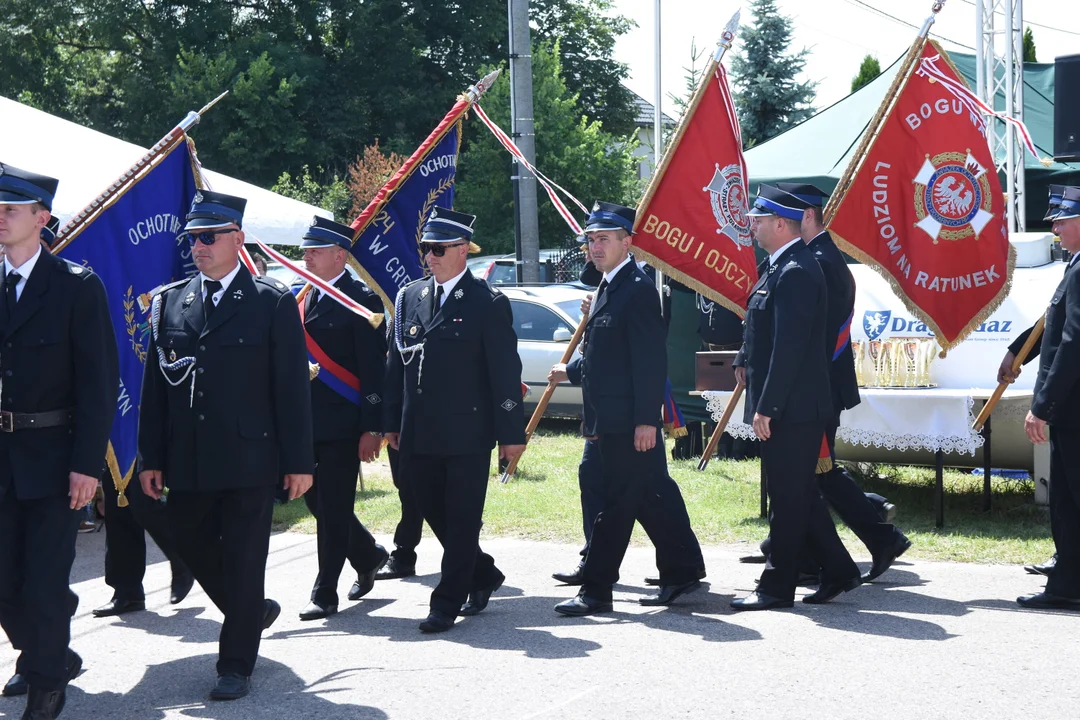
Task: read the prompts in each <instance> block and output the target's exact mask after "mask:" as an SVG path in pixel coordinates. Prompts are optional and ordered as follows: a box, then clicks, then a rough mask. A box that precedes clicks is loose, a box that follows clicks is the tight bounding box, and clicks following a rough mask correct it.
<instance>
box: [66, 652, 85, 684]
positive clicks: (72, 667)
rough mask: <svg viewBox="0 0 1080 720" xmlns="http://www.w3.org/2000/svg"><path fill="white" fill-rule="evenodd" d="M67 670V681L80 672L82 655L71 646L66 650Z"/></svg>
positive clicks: (77, 675)
mask: <svg viewBox="0 0 1080 720" xmlns="http://www.w3.org/2000/svg"><path fill="white" fill-rule="evenodd" d="M67 671H68V681H69V682H70V681H72V680H74V679H75V678H77V677H79V673H81V672H82V656H81V655H79V653H77V652H75V651H74V650H72V649H71V648H68V651H67Z"/></svg>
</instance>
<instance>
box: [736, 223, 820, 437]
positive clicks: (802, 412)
mask: <svg viewBox="0 0 1080 720" xmlns="http://www.w3.org/2000/svg"><path fill="white" fill-rule="evenodd" d="M826 293H827V291H826V289H825V277H824V275H823V274H822V272H821V267H820V266H819V265H818V262H817V260H815V259H814V254H813V253H812V252H811V251H810V249H809V248H808V247H807V246H806V243H804V242H803V241H802V240H799V241H798V242H797V243H794V244H793V245H791V246H790V247H789V248H788V249H787V250H785V251H784V253H783V254H782V255H781V256H780V257H779V258H777V260H776V263H775V264H774V265H772V266H771V267H769V266H768V261H766V262H765V263H762V267H761V268H760V269H759V278H758V281H757V283H756V284H755V285H754V287H753V289H752V290H751V291H750V299H749V301H748V303H747V310H746V329H745V332H744V333H743V346H742V349H741V350H740V351H739V355H738V357H736V359H735V365H736V366H742V367H745V368H746V405H745V407H744V410H743V422H745V423H747V424H750V423H752V422H753V421H754V413H755V412H756V413H760V414H762V415H765V416H766V417H769V418H771V419H772V421H773V422H785V423H798V422H812V421H816V420H829V419H830V418H832V417H834V415H833V404H832V393H831V391H830V388H829V362H828V358H827V356H826V353H825V318H826V312H827V304H828V299H827V297H826Z"/></svg>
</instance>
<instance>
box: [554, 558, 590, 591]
mask: <svg viewBox="0 0 1080 720" xmlns="http://www.w3.org/2000/svg"><path fill="white" fill-rule="evenodd" d="M584 570H585V561H584V560H582V561H581V562H579V563H578V566H577V567H576V568H574V571H573V572H568V573H567V572H557V573H551V577H553V578H555V579H556V580H558V581H559V582H561V583H562V584H563V585H580V584H581V583H583V582H585V579H584V577H582V572H583V571H584Z"/></svg>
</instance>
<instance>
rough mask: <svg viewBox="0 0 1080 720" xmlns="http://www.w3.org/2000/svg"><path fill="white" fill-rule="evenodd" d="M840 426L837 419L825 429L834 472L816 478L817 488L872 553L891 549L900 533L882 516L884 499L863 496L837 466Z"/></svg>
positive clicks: (851, 478)
mask: <svg viewBox="0 0 1080 720" xmlns="http://www.w3.org/2000/svg"><path fill="white" fill-rule="evenodd" d="M839 426H840V420H839V418H837V419H836V420H833V421H832V422H830V423H829V424H828V426H827V427H826V428H825V434H826V436H827V437H828V439H829V450H830V451H831V454H832V457H833V469H832V470H830V471H829V472H827V473H821V474H819V475H818V476H817V480H818V488H819V489H820V490H821V494H822V495H824V496H825V499H826V500H827V501H828V503H829V505H830V506H832V509H833V510H835V511H836V514H837V515H839V516H840V519H841V520H843V521H844V524H845V525H847V526H848V527H849V528H851V531H852V532H853V533H855V535H856V536H858V538H859V540H862V543H863V545H866V547H867V549H868V550H870V552H871V553H876V552H878V551H879V550H884V549H886V548H888V547H890V546H891V545H892V544H893V543H894V542H895V541H896V540H897V537H898V536H899V535H900V531H899V530H897V529H896V527H895V526H894V525H892V524H891V523H888V522H885V520H884V519H883V518H882V516H881V510H882V507H883V506H884V504H885V498H883V497H881V496H880V495H875V494H874V493H864V492H863V490H862V488H860V487H859V484H858V483H857V482H855V478H853V477H851V474H850V473H849V472H848V471H847V470H846V469H845V468H842V467H840V466H839V465H838V464H836V451H835V450H834V448H835V447H836V429H837V428H838V427H839Z"/></svg>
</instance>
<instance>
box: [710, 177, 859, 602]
mask: <svg viewBox="0 0 1080 720" xmlns="http://www.w3.org/2000/svg"><path fill="white" fill-rule="evenodd" d="M799 204H800V203H799V201H798V200H797V199H796V198H793V197H792V196H791V195H789V194H788V193H784V192H782V191H780V190H777V189H776V188H772V187H769V186H767V185H762V186H761V187H760V189H759V191H758V198H757V200H756V201H755V202H754V207H753V209H752V210H751V211H750V213H749V215H750V217H751V218H753V219H752V224H751V232H752V233H753V235H754V239H755V240H756V241H757V243H758V245H760V246H761V248H762V249H763V250H765V252H767V253H769V258H768V268H767V269H766V268H762V272H761V276H760V278H759V279H758V282H757V283H756V284H755V285H754V287H753V288H752V290H751V293H750V299H749V301H748V303H747V311H746V330H745V336H744V340H743V347H742V350H740V351H739V356H738V357H737V358H736V360H735V365H736V367H738V368H743V369H742V370H740V371H739V374H740V376H741V377H740V381H743V382H745V384H746V401H745V402H746V405H745V407H744V411H743V413H744V414H743V422H745V423H747V424H752V425H753V427H754V434H755V435H757V437H758V439H759V440H761V441H762V442H761V462H762V463H763V465H764V468H765V474H766V476H767V477H768V489H769V499H770V501H771V505H772V510H771V513H770V517H769V530H770V536H771V537H772V544H771V548H770V552H769V559H768V561H767V562H766V564H765V570H764V572H763V573H762V575H761V579H760V581H759V582H758V586H757V590H756V591H755V592H753V593H750V595H748V596H747V597H745V598H740V599H736V600H733V601H732V603H731V605H732V607H734V608H735V609H737V610H768V609H772V608H783V607H792V605H793V604H794V599H795V584H796V580H797V576H798V565H799V563H798V561H799V555H800V553H801V552H802V551H803V550H804V549H808V550H809V551H810V553H811V554H812V555H813V557H814V558H815V559H816V560H817V562H818V563H819V564H820V565H821V586H820V587H819V588H818V590H817V591H816V592H814V593H811V594H810V595H807V596H806V597H804V598H803V602H808V603H823V602H828V601H829V600H831V599H832V598H834V597H836V596H837V595H839V594H840V593H841V592H845V591H847V590H851V589H854V588H855V587H858V585H859V584H860V583H861V578H860V576H859V569H858V567H857V566H856V565H855V563H854V561H852V559H851V556H850V555H848V552H847V550H846V549H845V548H844V544H843V543H842V542H841V541H840V537H839V536H838V535H837V534H836V527H835V526H834V525H833V523H832V519H831V518H830V517H829V512H828V510H827V509H826V508H825V503H824V502H823V501H822V499H821V496H820V494H819V493H818V489H817V485H816V483H814V475H815V470H816V468H817V465H818V458H819V452H820V450H821V447H822V441H823V439H824V436H825V431H826V428H827V426H828V425H829V423H831V422H832V420H833V417H834V411H833V402H832V395H831V391H830V388H829V365H830V358H831V355H827V354H826V351H825V326H826V322H827V308H828V297H827V292H828V291H827V288H826V284H825V277H824V275H823V274H822V271H821V267H820V266H819V265H818V263H817V261H816V260H815V259H814V255H813V253H812V252H811V251H810V249H809V248H807V246H806V244H805V243H804V242H803V241H802V238H801V237H800V230H801V228H800V223H801V221H802V215H803V209H804V208H803V207H799V206H798V205H799Z"/></svg>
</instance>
